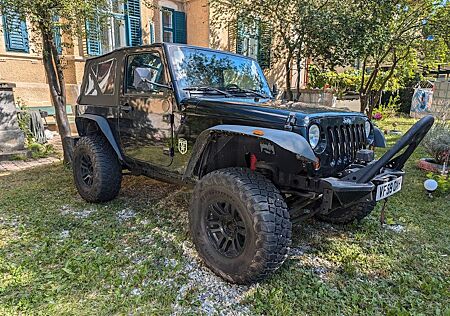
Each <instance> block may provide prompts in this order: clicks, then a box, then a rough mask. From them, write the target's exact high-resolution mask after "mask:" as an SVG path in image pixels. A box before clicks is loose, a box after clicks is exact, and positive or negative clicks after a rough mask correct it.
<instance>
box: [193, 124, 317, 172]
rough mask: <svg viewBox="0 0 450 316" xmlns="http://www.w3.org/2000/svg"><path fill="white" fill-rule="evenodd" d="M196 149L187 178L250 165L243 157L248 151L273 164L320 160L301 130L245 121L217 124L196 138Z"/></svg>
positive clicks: (194, 149)
mask: <svg viewBox="0 0 450 316" xmlns="http://www.w3.org/2000/svg"><path fill="white" fill-rule="evenodd" d="M193 152H194V154H193V155H192V157H191V158H190V160H189V163H188V166H187V168H186V171H185V174H184V178H185V179H188V178H191V177H193V176H195V177H198V178H201V177H202V176H203V175H204V174H207V173H208V172H211V171H214V170H217V169H221V168H227V167H248V164H246V162H247V163H248V161H246V160H245V159H244V158H243V157H244V156H245V155H246V154H247V153H258V155H261V156H263V157H264V158H266V159H267V160H268V161H270V162H271V163H273V165H278V164H279V163H280V162H283V164H284V162H286V163H290V162H292V163H295V164H298V162H299V161H303V162H304V163H308V162H309V163H312V162H316V156H315V154H314V152H313V150H312V149H311V146H310V145H309V143H308V142H307V140H306V139H305V138H304V137H303V136H301V135H299V134H296V133H293V132H289V131H283V130H276V129H270V128H257V127H252V126H241V125H217V126H214V127H211V128H209V129H207V130H205V131H203V132H202V133H201V134H200V135H199V137H198V138H197V140H196V142H195V145H194V148H193ZM271 152H272V153H271ZM271 156H272V157H271ZM212 158H215V159H213V163H214V164H215V165H214V166H209V165H208V164H210V163H211V159H212ZM280 158H284V159H280ZM298 165H299V164H298Z"/></svg>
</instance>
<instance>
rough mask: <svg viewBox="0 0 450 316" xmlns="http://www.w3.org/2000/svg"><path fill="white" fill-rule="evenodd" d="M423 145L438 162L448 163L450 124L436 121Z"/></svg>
mask: <svg viewBox="0 0 450 316" xmlns="http://www.w3.org/2000/svg"><path fill="white" fill-rule="evenodd" d="M422 145H423V147H424V148H425V150H426V152H427V153H428V154H429V155H431V157H432V158H434V160H435V161H436V162H437V163H439V164H444V162H445V163H448V159H449V155H450V124H449V123H447V122H438V123H435V125H434V126H433V127H432V128H431V130H430V131H429V132H428V134H427V136H425V138H424V140H423V142H422Z"/></svg>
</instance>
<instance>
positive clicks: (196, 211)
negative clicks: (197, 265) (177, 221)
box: [189, 168, 292, 284]
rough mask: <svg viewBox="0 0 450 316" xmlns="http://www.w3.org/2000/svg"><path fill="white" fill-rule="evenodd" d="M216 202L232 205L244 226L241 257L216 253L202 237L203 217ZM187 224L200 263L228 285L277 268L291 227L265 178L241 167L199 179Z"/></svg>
mask: <svg viewBox="0 0 450 316" xmlns="http://www.w3.org/2000/svg"><path fill="white" fill-rule="evenodd" d="M217 201H225V202H226V203H230V205H233V206H234V207H235V208H236V212H238V213H239V214H240V218H242V219H241V220H240V223H244V224H245V232H246V236H245V242H244V245H243V246H242V248H241V251H242V252H241V253H240V254H239V255H237V256H236V257H233V258H229V257H227V256H225V255H223V254H221V253H220V252H219V250H218V249H217V246H215V245H214V242H213V241H212V237H211V235H209V234H210V233H209V232H208V229H209V228H207V225H208V224H207V219H206V218H207V217H208V216H210V215H208V214H210V213H211V209H210V207H212V205H213V204H214V203H218V202H217ZM216 205H217V204H216ZM211 214H212V213H211ZM189 224H190V232H191V235H192V238H193V241H194V244H195V246H196V248H197V251H198V253H199V255H200V257H201V258H202V259H203V261H204V262H205V264H206V265H207V266H208V267H209V268H210V269H211V270H212V271H214V272H215V273H216V274H217V275H219V276H221V277H222V278H224V279H226V280H227V281H230V282H232V283H238V284H249V283H253V282H256V281H258V280H261V279H264V278H265V277H267V276H268V275H269V274H270V273H272V272H274V271H275V270H276V269H278V268H279V267H280V266H281V265H282V263H283V262H284V260H285V259H286V258H287V256H288V251H289V246H290V245H291V234H292V224H291V221H290V218H289V212H288V208H287V205H286V203H285V201H284V199H283V196H282V195H281V194H280V192H279V191H278V189H277V188H276V187H275V186H274V185H273V183H272V182H271V181H270V180H269V179H267V178H266V177H264V176H263V175H261V174H259V173H256V172H253V171H251V170H249V169H246V168H227V169H220V170H217V171H213V172H211V173H209V174H207V175H206V176H204V177H203V178H202V179H201V180H200V181H199V182H198V183H197V185H196V187H195V189H194V192H193V195H192V201H191V207H190V212H189ZM230 247H231V246H230Z"/></svg>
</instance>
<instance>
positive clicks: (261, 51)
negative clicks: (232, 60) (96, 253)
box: [258, 22, 272, 69]
mask: <svg viewBox="0 0 450 316" xmlns="http://www.w3.org/2000/svg"><path fill="white" fill-rule="evenodd" d="M271 31H272V30H271V28H270V25H268V24H267V23H263V22H261V23H259V39H258V40H259V43H258V44H259V45H258V63H259V65H260V66H261V68H263V69H264V68H270V55H271V50H272V32H271Z"/></svg>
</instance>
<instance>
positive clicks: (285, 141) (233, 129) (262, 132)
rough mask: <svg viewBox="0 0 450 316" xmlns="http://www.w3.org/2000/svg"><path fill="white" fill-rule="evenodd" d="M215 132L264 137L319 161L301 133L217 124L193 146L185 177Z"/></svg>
mask: <svg viewBox="0 0 450 316" xmlns="http://www.w3.org/2000/svg"><path fill="white" fill-rule="evenodd" d="M214 134H227V135H230V134H231V135H242V136H249V137H254V138H258V139H264V140H267V141H269V142H272V143H274V144H276V145H278V146H280V147H281V148H283V149H285V150H287V151H289V152H291V153H293V154H295V155H297V157H299V158H302V159H305V160H307V161H310V162H316V161H317V157H316V155H315V154H314V151H313V150H312V148H311V145H310V144H309V143H308V141H307V140H306V139H305V138H304V137H303V136H301V135H300V134H297V133H294V132H291V131H285V130H278V129H272V128H260V127H253V126H244V125H216V126H213V127H211V128H208V129H207V130H204V131H203V132H202V133H200V135H199V136H198V138H197V140H196V142H195V144H194V148H193V152H194V154H193V155H192V157H191V158H190V160H189V163H188V166H187V168H186V172H185V174H184V177H183V178H185V179H186V178H189V177H191V176H192V175H193V174H194V169H195V167H196V165H197V163H198V162H199V160H200V158H201V156H202V154H203V151H204V150H205V149H206V146H207V145H208V143H209V141H210V139H211V136H212V135H214Z"/></svg>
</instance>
